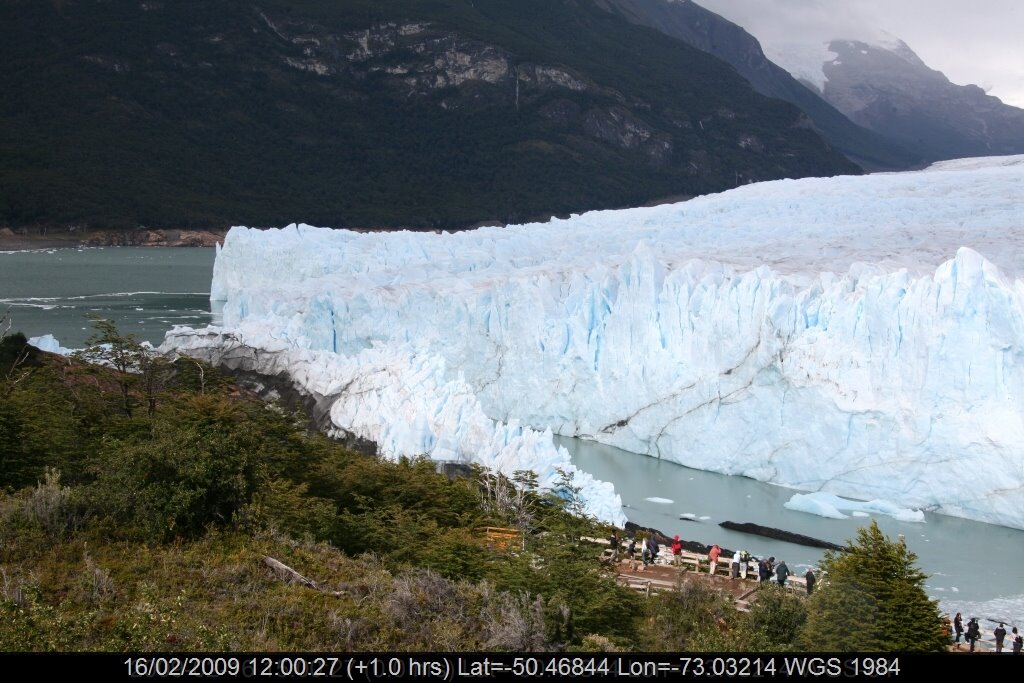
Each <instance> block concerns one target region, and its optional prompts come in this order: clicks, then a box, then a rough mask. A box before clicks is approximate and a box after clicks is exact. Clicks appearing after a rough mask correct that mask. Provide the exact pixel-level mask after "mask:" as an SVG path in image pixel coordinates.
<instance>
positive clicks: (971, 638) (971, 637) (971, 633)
mask: <svg viewBox="0 0 1024 683" xmlns="http://www.w3.org/2000/svg"><path fill="white" fill-rule="evenodd" d="M965 637H966V639H967V642H968V643H970V644H971V652H974V645H975V643H977V642H978V639H979V638H981V627H980V626H979V625H978V618H977V617H971V620H970V621H968V622H967V635H966V636H965Z"/></svg>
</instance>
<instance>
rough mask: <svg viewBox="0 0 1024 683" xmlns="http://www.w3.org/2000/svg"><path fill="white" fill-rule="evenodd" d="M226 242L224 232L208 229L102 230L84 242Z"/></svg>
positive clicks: (167, 244)
mask: <svg viewBox="0 0 1024 683" xmlns="http://www.w3.org/2000/svg"><path fill="white" fill-rule="evenodd" d="M223 242H224V233H215V232H210V231H208V230H135V231H118V230H101V231H98V232H94V233H92V234H90V235H89V236H88V237H86V238H84V239H83V240H82V244H87V245H90V246H111V247H128V246H131V247H213V246H216V245H218V244H221V243H223Z"/></svg>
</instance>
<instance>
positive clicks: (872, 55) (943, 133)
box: [769, 37, 1024, 161]
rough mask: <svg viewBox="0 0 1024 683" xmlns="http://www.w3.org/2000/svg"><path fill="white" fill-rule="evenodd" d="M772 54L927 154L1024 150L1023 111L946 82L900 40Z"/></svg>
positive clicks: (867, 122)
mask: <svg viewBox="0 0 1024 683" xmlns="http://www.w3.org/2000/svg"><path fill="white" fill-rule="evenodd" d="M769 54H770V55H771V56H772V58H773V59H775V60H776V61H777V62H778V63H779V64H781V65H782V66H784V67H786V68H788V69H790V71H792V72H793V73H794V74H803V75H805V78H807V79H808V81H807V82H808V83H809V84H810V85H811V86H812V87H816V88H817V89H818V90H819V91H820V92H821V94H822V96H823V97H824V98H825V99H826V100H827V101H828V102H830V103H831V104H832V105H833V106H835V107H836V109H838V110H839V111H841V112H843V113H844V114H846V115H847V116H848V117H849V118H850V119H851V120H853V121H854V122H855V123H858V124H860V125H861V126H864V127H865V128H869V129H871V130H873V131H875V132H877V133H879V134H881V135H884V136H885V137H887V138H891V139H893V140H896V141H897V142H899V143H900V144H902V145H903V146H904V147H906V148H908V149H910V150H912V151H913V152H914V153H916V154H919V155H920V156H922V157H923V158H924V159H926V160H929V161H937V160H942V159H955V158H962V157H971V156H989V155H1005V154H1021V153H1024V109H1019V108H1017V107H1012V106H1010V105H1007V104H1004V103H1003V102H1002V101H1001V100H999V98H997V97H992V96H990V95H986V94H985V91H984V90H982V89H981V88H979V87H978V86H976V85H956V84H954V83H951V82H950V81H949V79H948V78H946V76H945V75H944V74H943V73H942V72H940V71H936V70H934V69H931V68H929V67H928V65H927V64H925V63H924V62H923V61H922V60H921V58H920V57H918V56H917V54H915V53H914V51H913V50H911V49H910V47H908V46H907V44H906V43H904V42H903V41H901V40H898V39H895V38H891V37H889V38H888V39H878V38H874V39H871V40H832V41H829V42H827V43H826V44H822V45H820V46H795V47H794V46H785V45H780V46H770V47H769Z"/></svg>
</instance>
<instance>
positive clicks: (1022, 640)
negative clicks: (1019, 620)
mask: <svg viewBox="0 0 1024 683" xmlns="http://www.w3.org/2000/svg"><path fill="white" fill-rule="evenodd" d="M1012 633H1013V643H1012V645H1013V654H1015V655H1019V654H1020V648H1021V646H1024V636H1021V635H1020V634H1019V633H1017V627H1016V626H1014V627H1013V631H1012Z"/></svg>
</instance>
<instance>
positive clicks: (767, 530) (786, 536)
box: [718, 522, 843, 550]
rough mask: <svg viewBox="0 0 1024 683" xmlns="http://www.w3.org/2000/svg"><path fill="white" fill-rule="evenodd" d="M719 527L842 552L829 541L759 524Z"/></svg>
mask: <svg viewBox="0 0 1024 683" xmlns="http://www.w3.org/2000/svg"><path fill="white" fill-rule="evenodd" d="M718 526H720V527H722V528H723V529H729V530H730V531H739V532H742V533H745V534H754V535H755V536H764V537H766V538H773V539H775V540H776V541H785V542H787V543H796V544H797V545H806V546H810V547H812V548H825V549H826V550H843V546H841V545H836V544H835V543H832V542H831V541H823V540H821V539H820V538H813V537H811V536H804V535H803V534H797V533H793V532H792V531H785V530H783V529H774V528H772V527H770V526H761V525H760V524H754V523H752V522H743V523H742V524H741V523H739V522H721V523H719V525H718Z"/></svg>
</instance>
